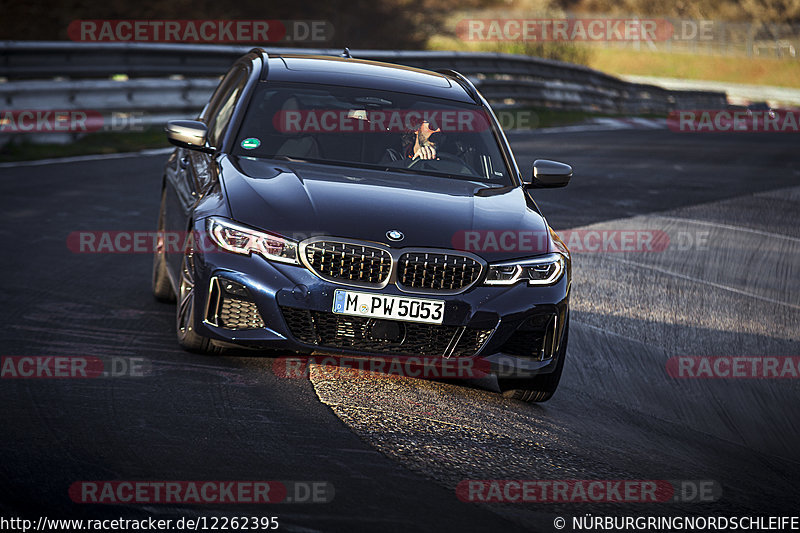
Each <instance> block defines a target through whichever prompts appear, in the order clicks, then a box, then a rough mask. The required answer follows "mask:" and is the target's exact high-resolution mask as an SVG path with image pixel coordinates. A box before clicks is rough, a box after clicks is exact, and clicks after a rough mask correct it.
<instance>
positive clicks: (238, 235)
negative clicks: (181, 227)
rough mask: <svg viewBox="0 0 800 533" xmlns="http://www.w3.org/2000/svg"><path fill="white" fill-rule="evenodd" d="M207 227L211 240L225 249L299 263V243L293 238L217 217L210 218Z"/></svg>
mask: <svg viewBox="0 0 800 533" xmlns="http://www.w3.org/2000/svg"><path fill="white" fill-rule="evenodd" d="M206 228H207V229H208V234H209V235H210V236H211V240H213V241H214V243H216V245H217V246H219V247H220V248H222V249H223V250H227V251H229V252H233V253H235V254H244V255H250V254H251V253H257V254H260V255H262V256H264V257H265V258H267V259H269V260H271V261H280V262H281V263H291V264H293V265H296V264H298V261H297V243H296V242H294V241H292V240H289V239H286V238H284V237H279V236H278V235H271V234H269V233H263V232H261V231H258V230H254V229H252V228H248V227H246V226H241V225H239V224H236V223H235V222H231V221H230V220H225V219H223V218H216V217H212V218H209V219H208V222H206Z"/></svg>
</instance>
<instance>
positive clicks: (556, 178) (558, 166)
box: [525, 159, 572, 189]
mask: <svg viewBox="0 0 800 533" xmlns="http://www.w3.org/2000/svg"><path fill="white" fill-rule="evenodd" d="M570 178H572V167H571V166H569V165H567V164H565V163H559V162H558V161H550V160H549V159H537V160H536V161H534V162H533V175H532V177H531V181H526V182H525V185H526V186H528V187H532V188H539V189H544V188H547V189H552V188H555V187H566V185H567V184H568V183H569V180H570Z"/></svg>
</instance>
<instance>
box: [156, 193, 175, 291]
mask: <svg viewBox="0 0 800 533" xmlns="http://www.w3.org/2000/svg"><path fill="white" fill-rule="evenodd" d="M166 194H167V191H166V189H163V190H162V191H161V206H160V207H159V209H158V230H157V231H158V233H159V237H158V241H157V243H156V249H155V250H154V251H153V276H152V287H153V296H155V297H156V300H158V301H159V302H165V303H171V302H174V301H175V290H174V289H173V288H172V283H170V281H169V275H168V274H167V258H166V257H165V255H166V254H165V251H164V201H165V199H166Z"/></svg>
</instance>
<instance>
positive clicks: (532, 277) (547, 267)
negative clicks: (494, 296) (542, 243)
mask: <svg viewBox="0 0 800 533" xmlns="http://www.w3.org/2000/svg"><path fill="white" fill-rule="evenodd" d="M565 263H566V260H565V259H564V256H563V255H561V254H547V255H543V256H540V257H533V258H531V259H520V260H517V261H508V262H506V263H496V264H493V265H489V273H488V274H487V275H486V281H484V282H483V283H484V285H513V284H515V283H517V282H519V281H523V280H524V281H527V282H528V285H552V284H553V283H555V282H556V281H558V280H559V279H560V278H561V275H562V274H563V273H564V268H565Z"/></svg>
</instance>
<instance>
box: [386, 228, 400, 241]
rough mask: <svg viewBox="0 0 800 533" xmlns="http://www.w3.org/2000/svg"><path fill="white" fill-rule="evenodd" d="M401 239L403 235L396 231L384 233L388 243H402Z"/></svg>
mask: <svg viewBox="0 0 800 533" xmlns="http://www.w3.org/2000/svg"><path fill="white" fill-rule="evenodd" d="M403 237H404V235H403V233H402V232H401V231H398V230H396V229H392V230H389V231H387V232H386V238H388V239H389V240H390V241H402V240H403Z"/></svg>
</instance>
